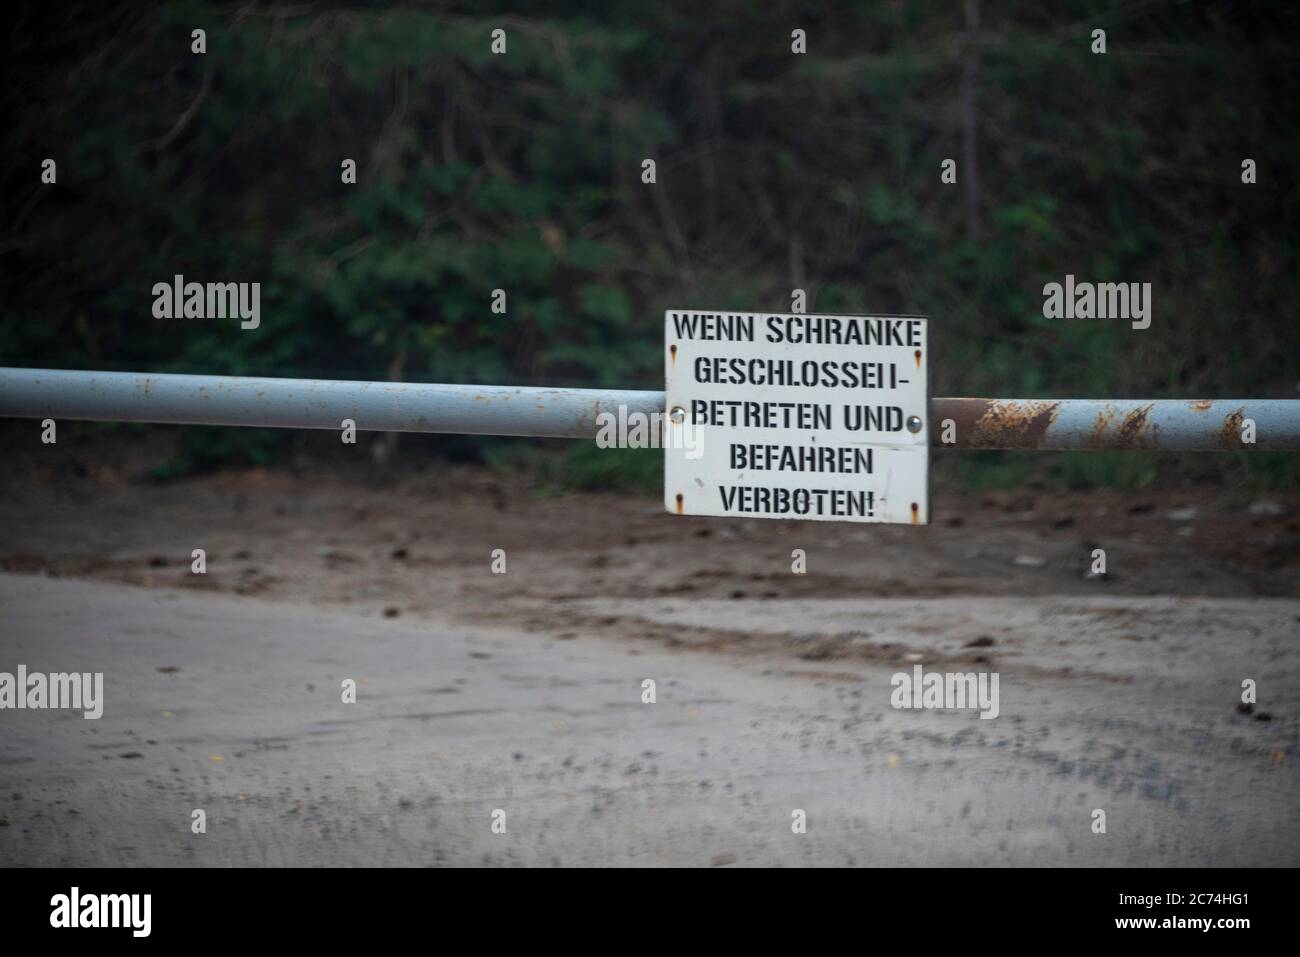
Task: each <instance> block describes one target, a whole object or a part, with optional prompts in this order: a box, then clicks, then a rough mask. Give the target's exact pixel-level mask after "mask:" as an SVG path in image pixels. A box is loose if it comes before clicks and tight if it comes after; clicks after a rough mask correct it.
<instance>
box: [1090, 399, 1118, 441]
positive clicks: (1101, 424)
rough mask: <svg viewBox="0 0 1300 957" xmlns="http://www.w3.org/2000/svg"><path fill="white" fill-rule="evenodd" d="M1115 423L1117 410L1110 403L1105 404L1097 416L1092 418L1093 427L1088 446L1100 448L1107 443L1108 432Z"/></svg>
mask: <svg viewBox="0 0 1300 957" xmlns="http://www.w3.org/2000/svg"><path fill="white" fill-rule="evenodd" d="M1114 425H1115V410H1114V409H1113V408H1111V407H1110V406H1109V405H1104V406H1102V408H1101V411H1100V412H1098V413H1097V418H1095V419H1093V420H1092V428H1091V429H1090V430H1089V431H1088V448H1090V449H1099V448H1101V447H1102V446H1103V445H1105V444H1106V443H1105V438H1106V433H1107V432H1109V431H1110V430H1111V428H1112V427H1113V426H1114Z"/></svg>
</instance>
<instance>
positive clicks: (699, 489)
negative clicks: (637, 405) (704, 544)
mask: <svg viewBox="0 0 1300 957" xmlns="http://www.w3.org/2000/svg"><path fill="white" fill-rule="evenodd" d="M928 329H929V324H928V322H927V321H926V320H925V319H923V318H920V317H916V316H840V315H802V314H778V313H757V312H701V311H696V310H689V309H672V310H669V311H668V312H667V313H666V314H665V317H664V344H665V350H664V352H665V355H664V370H665V379H666V385H665V392H666V394H667V400H666V409H665V412H666V421H665V424H664V430H665V434H664V441H663V446H664V506H665V507H666V508H667V509H668V511H669V512H671V513H673V514H674V515H717V516H723V515H726V516H735V517H737V518H785V519H803V520H813V521H822V522H897V523H904V524H911V525H924V524H926V523H928V522H929V520H930V494H929V492H930V423H929V421H928V416H929V399H930V385H929V375H928V371H929V338H928Z"/></svg>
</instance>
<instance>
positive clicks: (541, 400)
mask: <svg viewBox="0 0 1300 957" xmlns="http://www.w3.org/2000/svg"><path fill="white" fill-rule="evenodd" d="M620 406H621V407H623V408H624V410H625V414H630V413H641V414H645V415H649V414H652V413H656V412H659V413H662V412H664V411H665V410H664V394H663V393H662V392H652V391H627V390H618V389H548V388H528V387H514V386H487V385H484V386H476V385H434V384H421V383H413V382H350V381H340V380H332V379H265V378H242V377H237V376H200V375H171V374H148V373H137V372H82V371H65V370H52V369H13V368H0V416H7V417H19V418H51V419H56V420H57V419H88V420H95V421H102V422H156V423H175V424H191V425H243V426H263V427H268V426H269V427H275V428H297V429H338V428H340V427H341V423H342V421H343V420H344V419H352V420H353V421H354V422H355V423H356V427H357V428H358V429H359V430H371V431H380V432H451V433H460V434H467V435H520V436H539V437H551V438H593V437H594V436H595V435H596V432H597V429H598V428H599V423H598V422H597V416H598V415H600V413H602V412H610V413H613V414H614V415H616V416H617V415H618V414H619V409H620ZM948 420H951V422H952V424H953V429H952V432H953V438H954V441H953V442H951V443H945V442H944V441H943V438H944V425H945V422H946V421H948ZM1248 420H1249V422H1251V423H1253V426H1254V434H1255V442H1254V443H1253V444H1249V443H1246V442H1243V440H1242V433H1243V430H1244V429H1245V428H1246V427H1247V423H1248ZM929 425H930V434H931V436H932V443H933V445H934V446H935V447H936V448H958V449H1167V450H1197V451H1214V450H1228V449H1240V450H1245V451H1253V450H1261V451H1263V450H1294V449H1300V400H1297V399H1200V400H1190V399H1125V400H1102V399H975V398H957V399H933V400H932V401H931V403H930V423H929Z"/></svg>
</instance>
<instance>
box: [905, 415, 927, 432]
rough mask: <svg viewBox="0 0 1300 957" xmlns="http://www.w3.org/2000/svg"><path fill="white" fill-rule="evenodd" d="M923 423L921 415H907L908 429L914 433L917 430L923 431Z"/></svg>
mask: <svg viewBox="0 0 1300 957" xmlns="http://www.w3.org/2000/svg"><path fill="white" fill-rule="evenodd" d="M922 424H923V423H922V422H921V417H920V416H919V415H909V416H908V417H907V431H909V432H911V433H912V434H913V435H916V433H917V432H920V431H921V425H922Z"/></svg>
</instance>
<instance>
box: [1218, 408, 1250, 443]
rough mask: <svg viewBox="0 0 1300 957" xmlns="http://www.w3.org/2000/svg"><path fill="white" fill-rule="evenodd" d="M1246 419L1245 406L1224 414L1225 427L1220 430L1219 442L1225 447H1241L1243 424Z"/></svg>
mask: <svg viewBox="0 0 1300 957" xmlns="http://www.w3.org/2000/svg"><path fill="white" fill-rule="evenodd" d="M1245 421H1246V408H1245V406H1242V407H1241V408H1240V409H1238V410H1237V411H1236V412H1230V413H1228V415H1226V416H1224V419H1223V428H1221V429H1220V430H1219V444H1220V445H1222V446H1223V447H1224V448H1225V449H1239V448H1241V426H1242V423H1244V422H1245Z"/></svg>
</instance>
